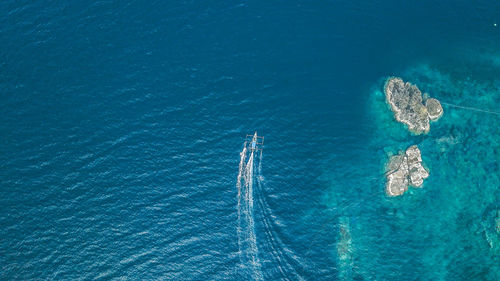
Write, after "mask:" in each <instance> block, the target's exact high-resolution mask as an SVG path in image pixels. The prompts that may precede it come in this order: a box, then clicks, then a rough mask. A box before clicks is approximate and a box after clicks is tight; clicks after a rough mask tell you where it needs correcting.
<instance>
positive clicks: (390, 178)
mask: <svg viewBox="0 0 500 281" xmlns="http://www.w3.org/2000/svg"><path fill="white" fill-rule="evenodd" d="M387 171H388V172H387V174H386V179H387V183H386V186H385V188H386V189H385V190H386V193H387V195H389V196H399V195H402V194H403V193H405V192H406V191H407V190H408V185H411V186H413V187H421V186H422V184H423V182H424V179H426V178H427V177H428V176H429V172H427V170H426V169H425V168H424V166H422V157H421V154H420V149H418V147H417V146H416V145H412V146H410V147H409V148H408V149H406V152H405V153H400V154H397V155H394V156H392V157H391V158H390V159H389V164H388V165H387Z"/></svg>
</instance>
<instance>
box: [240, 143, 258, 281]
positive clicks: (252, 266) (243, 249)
mask: <svg viewBox="0 0 500 281" xmlns="http://www.w3.org/2000/svg"><path fill="white" fill-rule="evenodd" d="M247 153H248V152H247V147H246V143H245V147H244V148H243V151H242V152H241V154H240V165H239V173H238V179H237V183H236V187H237V188H238V247H239V253H240V261H241V263H242V264H241V265H242V269H244V270H245V271H246V272H245V275H247V277H249V278H250V279H251V280H264V278H263V276H262V269H261V263H260V259H259V255H258V247H257V236H256V233H255V221H254V202H253V192H254V190H253V184H254V177H255V176H256V175H255V174H254V166H255V163H254V158H255V157H254V151H251V152H250V156H249V157H248V162H247V163H245V160H246V154H247ZM259 166H260V163H259Z"/></svg>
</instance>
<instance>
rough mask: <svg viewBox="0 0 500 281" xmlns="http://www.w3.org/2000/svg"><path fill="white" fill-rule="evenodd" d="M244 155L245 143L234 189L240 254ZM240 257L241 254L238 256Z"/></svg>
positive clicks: (245, 151) (245, 152)
mask: <svg viewBox="0 0 500 281" xmlns="http://www.w3.org/2000/svg"><path fill="white" fill-rule="evenodd" d="M246 154H247V146H246V142H245V144H244V146H243V150H242V151H241V152H240V165H239V172H238V178H237V180H236V188H237V189H238V230H237V231H238V251H239V252H240V253H241V248H242V245H241V236H242V235H241V178H242V176H243V173H244V172H245V169H244V168H245V159H246ZM240 256H241V254H240Z"/></svg>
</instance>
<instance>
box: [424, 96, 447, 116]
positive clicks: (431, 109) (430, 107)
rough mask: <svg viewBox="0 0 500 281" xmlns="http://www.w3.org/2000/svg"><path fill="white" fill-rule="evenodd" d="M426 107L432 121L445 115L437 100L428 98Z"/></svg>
mask: <svg viewBox="0 0 500 281" xmlns="http://www.w3.org/2000/svg"><path fill="white" fill-rule="evenodd" d="M425 107H426V108H427V113H428V114H429V118H430V119H431V121H436V120H438V119H439V118H441V116H442V115H443V107H442V106H441V103H440V102H439V101H438V100H437V99H433V98H428V99H427V100H426V101H425Z"/></svg>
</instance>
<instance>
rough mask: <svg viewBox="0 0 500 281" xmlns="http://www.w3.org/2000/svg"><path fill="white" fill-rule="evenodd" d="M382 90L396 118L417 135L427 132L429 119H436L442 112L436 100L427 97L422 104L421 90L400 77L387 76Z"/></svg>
mask: <svg viewBox="0 0 500 281" xmlns="http://www.w3.org/2000/svg"><path fill="white" fill-rule="evenodd" d="M384 92H385V98H386V100H387V102H388V103H389V105H390V106H391V110H392V112H393V113H394V117H395V118H396V120H397V121H398V122H401V123H403V124H406V125H407V126H408V129H409V130H410V131H411V132H413V133H415V134H417V135H419V134H422V133H428V132H429V130H430V120H437V119H438V118H439V117H440V116H441V115H442V114H443V108H442V107H441V104H440V103H439V101H438V100H436V99H431V98H429V99H427V101H426V105H424V104H423V99H422V92H420V90H419V89H418V87H417V86H415V85H413V84H410V83H409V82H404V81H403V80H402V79H401V78H397V77H392V78H389V80H387V82H386V83H385V87H384ZM427 105H428V106H429V107H427ZM429 110H431V112H429Z"/></svg>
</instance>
